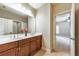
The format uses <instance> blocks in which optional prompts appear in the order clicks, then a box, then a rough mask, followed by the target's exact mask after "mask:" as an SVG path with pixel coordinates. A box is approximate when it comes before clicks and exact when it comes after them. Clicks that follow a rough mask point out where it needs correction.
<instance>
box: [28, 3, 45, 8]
mask: <svg viewBox="0 0 79 59" xmlns="http://www.w3.org/2000/svg"><path fill="white" fill-rule="evenodd" d="M44 4H45V3H29V5H30V6H31V7H32V8H34V9H39V8H40V7H41V6H43V5H44Z"/></svg>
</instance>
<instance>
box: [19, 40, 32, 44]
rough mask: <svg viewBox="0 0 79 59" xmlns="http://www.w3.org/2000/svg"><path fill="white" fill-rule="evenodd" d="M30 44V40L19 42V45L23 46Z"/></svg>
mask: <svg viewBox="0 0 79 59" xmlns="http://www.w3.org/2000/svg"><path fill="white" fill-rule="evenodd" d="M29 42H30V39H23V40H20V41H19V45H23V44H26V43H29Z"/></svg>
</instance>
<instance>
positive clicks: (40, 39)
mask: <svg viewBox="0 0 79 59" xmlns="http://www.w3.org/2000/svg"><path fill="white" fill-rule="evenodd" d="M36 45H37V50H40V49H41V47H42V36H37V40H36Z"/></svg>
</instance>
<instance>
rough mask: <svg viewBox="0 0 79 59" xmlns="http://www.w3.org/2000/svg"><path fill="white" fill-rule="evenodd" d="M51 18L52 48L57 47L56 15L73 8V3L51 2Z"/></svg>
mask: <svg viewBox="0 0 79 59" xmlns="http://www.w3.org/2000/svg"><path fill="white" fill-rule="evenodd" d="M50 10H51V14H50V15H51V17H50V18H51V19H50V22H51V23H50V38H51V39H50V41H51V43H50V45H51V49H54V48H55V16H56V15H58V14H60V13H62V12H64V11H69V10H71V4H68V3H64V4H63V3H55V4H51V9H50Z"/></svg>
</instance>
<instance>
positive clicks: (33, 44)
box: [30, 40, 37, 55]
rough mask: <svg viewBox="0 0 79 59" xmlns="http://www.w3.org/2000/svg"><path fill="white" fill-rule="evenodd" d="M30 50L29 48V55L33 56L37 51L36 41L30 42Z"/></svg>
mask: <svg viewBox="0 0 79 59" xmlns="http://www.w3.org/2000/svg"><path fill="white" fill-rule="evenodd" d="M30 48H31V55H34V54H35V53H36V51H37V47H36V40H34V41H33V40H32V41H31V46H30Z"/></svg>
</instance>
